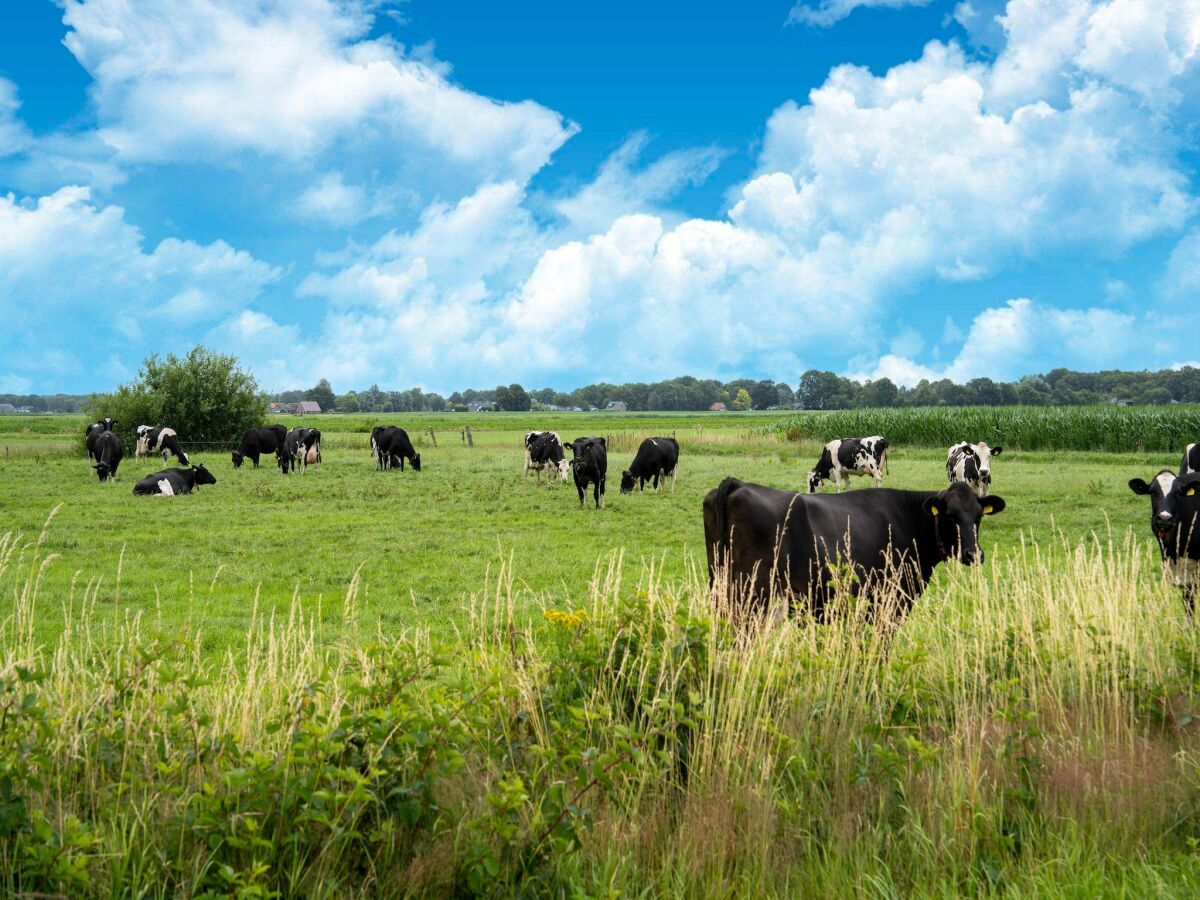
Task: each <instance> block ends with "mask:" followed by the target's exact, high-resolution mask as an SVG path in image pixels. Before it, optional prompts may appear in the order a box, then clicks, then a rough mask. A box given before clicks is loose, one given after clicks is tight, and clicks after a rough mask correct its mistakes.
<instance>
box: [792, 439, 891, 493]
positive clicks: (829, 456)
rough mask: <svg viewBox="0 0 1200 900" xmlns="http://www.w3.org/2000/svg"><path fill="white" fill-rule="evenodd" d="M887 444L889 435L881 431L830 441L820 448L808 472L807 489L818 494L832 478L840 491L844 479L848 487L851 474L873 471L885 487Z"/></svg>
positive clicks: (877, 480) (878, 485)
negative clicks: (874, 433)
mask: <svg viewBox="0 0 1200 900" xmlns="http://www.w3.org/2000/svg"><path fill="white" fill-rule="evenodd" d="M887 448H888V442H887V439H886V438H884V437H883V435H880V434H876V435H872V436H871V437H865V438H841V439H840V440H832V441H830V442H829V443H828V444H826V445H825V448H824V449H823V450H822V451H821V458H820V459H819V460H817V464H816V466H815V467H814V468H813V469H812V470H811V471H810V472H809V473H808V492H809V493H810V494H815V493H816V492H817V489H818V488H819V487H821V485H823V484H824V483H825V481H826V480H827V479H829V478H832V479H833V481H834V483H835V484H836V485H837V489H838V493H839V494H840V493H841V492H842V481H843V480H844V481H845V482H846V487H849V486H850V476H851V475H871V476H872V477H874V479H875V487H883V472H884V468H885V467H886V466H887Z"/></svg>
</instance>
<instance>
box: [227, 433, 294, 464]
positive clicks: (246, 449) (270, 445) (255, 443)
mask: <svg viewBox="0 0 1200 900" xmlns="http://www.w3.org/2000/svg"><path fill="white" fill-rule="evenodd" d="M286 440H287V429H286V428H284V427H283V426H282V425H262V426H254V427H252V428H247V429H246V433H245V434H244V435H242V442H241V443H240V444H238V448H237V449H236V450H234V451H233V467H234V468H235V469H240V468H241V467H242V463H243V462H244V461H245V460H247V459H248V460H250V461H251V462H252V463H254V468H256V469H257V468H258V460H259V458H260V457H261V456H262V455H263V454H264V453H276V452H277V451H278V450H279V448H280V447H282V446H283V442H284V441H286Z"/></svg>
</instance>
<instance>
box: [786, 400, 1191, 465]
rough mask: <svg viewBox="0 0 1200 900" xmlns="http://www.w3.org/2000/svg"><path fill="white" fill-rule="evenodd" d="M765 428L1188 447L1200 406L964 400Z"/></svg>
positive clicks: (911, 439)
mask: <svg viewBox="0 0 1200 900" xmlns="http://www.w3.org/2000/svg"><path fill="white" fill-rule="evenodd" d="M763 430H764V432H765V431H782V432H783V433H784V434H786V435H787V437H788V439H789V440H794V441H798V440H816V441H821V442H824V441H827V440H832V439H833V438H842V437H860V436H865V435H870V434H882V435H884V436H885V437H887V439H888V441H889V442H891V443H892V445H893V446H895V445H900V444H903V445H907V446H920V447H948V446H950V445H951V444H954V443H957V442H958V441H963V440H969V441H973V442H974V441H987V442H988V443H989V444H991V445H992V446H996V445H1002V446H1005V447H1012V448H1014V449H1021V450H1084V451H1104V452H1108V453H1132V452H1142V451H1148V452H1170V453H1181V452H1182V451H1183V449H1184V447H1186V446H1187V445H1188V444H1189V443H1191V442H1193V441H1196V440H1200V406H1197V405H1192V404H1187V405H1183V404H1174V405H1170V406H962V407H941V406H939V407H920V408H915V409H890V408H889V409H845V410H830V411H820V412H818V411H811V412H801V413H798V414H797V415H796V416H795V417H794V418H792V419H789V420H787V421H786V422H783V423H781V424H779V425H771V426H765V427H764V429H763Z"/></svg>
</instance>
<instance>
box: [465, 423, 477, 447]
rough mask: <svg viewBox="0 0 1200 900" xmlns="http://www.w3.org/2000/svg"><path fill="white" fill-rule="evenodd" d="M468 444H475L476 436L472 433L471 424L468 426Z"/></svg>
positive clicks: (471, 445)
mask: <svg viewBox="0 0 1200 900" xmlns="http://www.w3.org/2000/svg"><path fill="white" fill-rule="evenodd" d="M467 446H468V447H474V446H475V436H474V435H473V434H471V426H470V425H468V426H467Z"/></svg>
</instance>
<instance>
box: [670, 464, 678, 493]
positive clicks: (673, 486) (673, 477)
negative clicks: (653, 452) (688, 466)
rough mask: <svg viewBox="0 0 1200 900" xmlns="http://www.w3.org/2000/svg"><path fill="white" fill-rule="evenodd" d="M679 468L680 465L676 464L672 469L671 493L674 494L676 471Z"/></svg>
mask: <svg viewBox="0 0 1200 900" xmlns="http://www.w3.org/2000/svg"><path fill="white" fill-rule="evenodd" d="M677 469H678V466H676V468H675V469H672V470H671V493H672V494H673V493H675V473H676V470H677Z"/></svg>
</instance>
